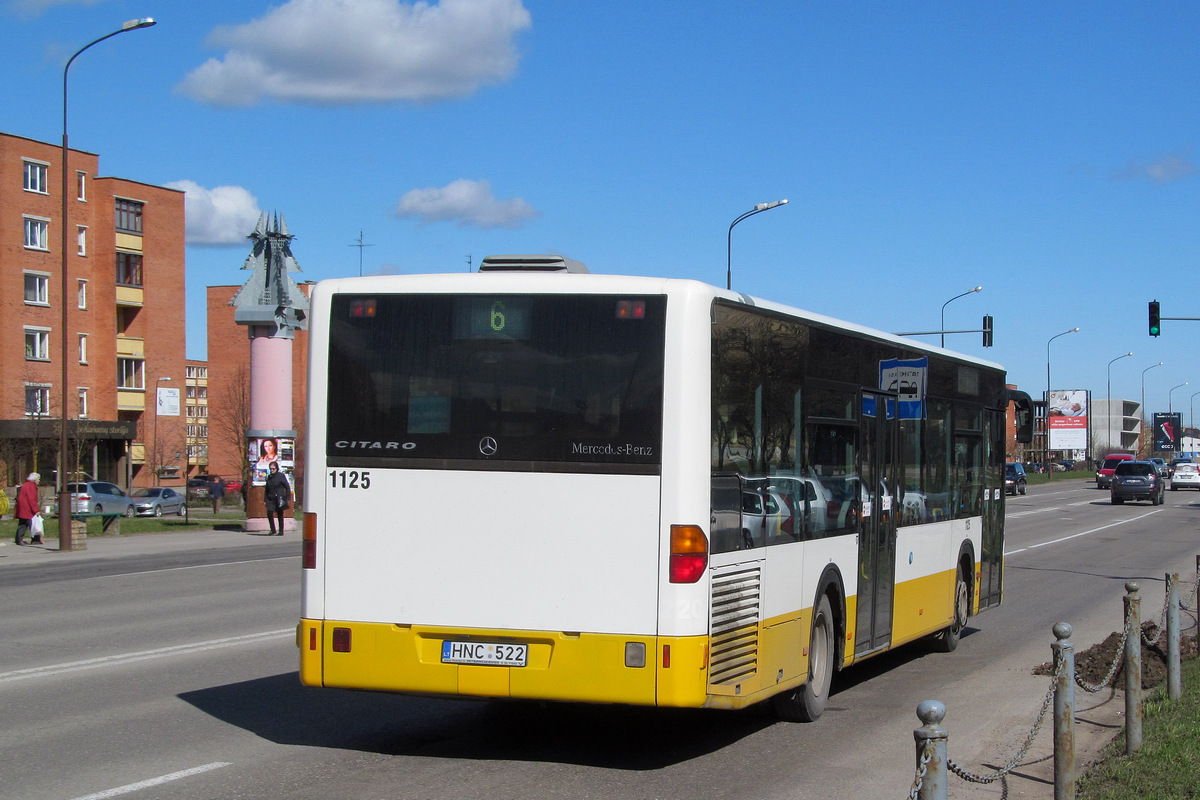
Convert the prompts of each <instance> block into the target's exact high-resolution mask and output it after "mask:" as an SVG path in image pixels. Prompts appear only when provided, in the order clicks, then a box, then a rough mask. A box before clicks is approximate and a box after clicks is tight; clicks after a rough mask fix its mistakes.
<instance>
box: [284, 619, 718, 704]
mask: <svg viewBox="0 0 1200 800" xmlns="http://www.w3.org/2000/svg"><path fill="white" fill-rule="evenodd" d="M335 628H345V629H349V631H350V641H351V647H350V651H349V652H345V653H340V652H339V653H335V652H333V636H334V629H335ZM312 631H315V632H316V633H315V637H316V640H317V641H319V642H320V644H319V647H318V648H316V649H312V648H310V644H311V640H310V637H312V636H314V634H313V633H311V632H312ZM297 638H298V642H299V644H300V653H301V655H300V678H301V682H302V683H304V684H305V685H308V686H327V687H337V688H345V689H366V690H373V691H385V692H411V693H418V694H444V695H470V696H476V697H512V698H527V699H540V700H565V701H576V702H591V703H628V704H632V705H655V704H658V705H667V706H684V707H699V706H702V705H704V701H705V691H704V688H705V675H706V667H707V663H706V659H707V643H708V640H707V637H687V638H659V637H654V636H622V635H613V634H587V633H584V634H570V633H561V632H553V631H513V630H481V629H477V628H453V629H452V628H428V627H422V626H402V625H388V624H379V623H359V622H337V621H325V622H322V621H317V620H302V621H301V623H300V631H299V634H298V637H297ZM447 639H450V640H454V641H477V642H505V643H524V644H527V645H529V655H528V660H527V664H526V666H524V667H503V666H478V665H459V664H443V663H442V661H441V652H442V642H443V641H445V640H447ZM631 642H633V643H640V644H642V645H644V646H645V649H646V662H647V664H646V666H644V667H627V666H625V650H626V644H627V643H631ZM664 646H668V647H669V648H670V651H669V658H670V666H669V667H666V666H664V663H663V662H664V658H665V657H666V655H665V654H666V651H665V650H664Z"/></svg>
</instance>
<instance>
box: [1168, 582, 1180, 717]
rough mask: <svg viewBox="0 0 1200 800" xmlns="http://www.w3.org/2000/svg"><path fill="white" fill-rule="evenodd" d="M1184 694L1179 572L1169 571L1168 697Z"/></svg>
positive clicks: (1175, 697)
mask: <svg viewBox="0 0 1200 800" xmlns="http://www.w3.org/2000/svg"><path fill="white" fill-rule="evenodd" d="M1181 696H1183V683H1182V680H1181V679H1180V676H1179V573H1178V572H1168V573H1167V697H1169V698H1170V699H1172V700H1178V699H1179V698H1180V697H1181Z"/></svg>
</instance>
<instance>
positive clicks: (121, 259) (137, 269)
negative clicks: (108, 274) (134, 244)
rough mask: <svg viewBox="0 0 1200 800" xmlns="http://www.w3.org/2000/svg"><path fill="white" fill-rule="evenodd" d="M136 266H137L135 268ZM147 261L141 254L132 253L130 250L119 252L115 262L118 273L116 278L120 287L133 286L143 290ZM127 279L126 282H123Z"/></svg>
mask: <svg viewBox="0 0 1200 800" xmlns="http://www.w3.org/2000/svg"><path fill="white" fill-rule="evenodd" d="M135 264H136V266H135ZM144 264H145V259H144V258H143V257H142V254H141V253H131V252H129V251H128V250H118V251H117V253H116V256H115V258H114V261H113V265H114V268H115V270H116V273H115V275H114V278H115V280H116V282H117V285H118V286H133V287H136V288H139V289H140V288H143V287H144V286H145V279H146V278H145V274H144V270H143V267H144ZM123 279H125V280H123Z"/></svg>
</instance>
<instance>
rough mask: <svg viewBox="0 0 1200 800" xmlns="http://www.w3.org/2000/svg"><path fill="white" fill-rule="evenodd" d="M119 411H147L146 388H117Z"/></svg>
mask: <svg viewBox="0 0 1200 800" xmlns="http://www.w3.org/2000/svg"><path fill="white" fill-rule="evenodd" d="M117 410H118V411H145V410H146V390H145V389H117Z"/></svg>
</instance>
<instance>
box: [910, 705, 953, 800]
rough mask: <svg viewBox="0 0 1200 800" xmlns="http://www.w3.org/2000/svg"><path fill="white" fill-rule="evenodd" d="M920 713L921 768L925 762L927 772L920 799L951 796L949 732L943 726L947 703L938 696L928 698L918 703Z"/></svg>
mask: <svg viewBox="0 0 1200 800" xmlns="http://www.w3.org/2000/svg"><path fill="white" fill-rule="evenodd" d="M917 717H918V718H919V719H920V720H921V727H919V728H917V729H916V730H915V731H913V739H915V740H916V743H917V772H918V773H920V771H921V767H922V762H923V761H925V759H926V758H928V761H927V762H925V764H924V767H925V775H924V778H923V779H922V780H921V788H920V790H919V791H918V793H917V800H948V798H949V796H950V782H949V780H948V778H949V776H948V774H947V772H946V739H947V738H948V737H949V734H947V733H946V729H945V728H943V727H942V726H941V721H942V720H944V719H945V718H946V706H944V705H943V704H941V703H939V702H938V701H937V700H926V701H924V702H922V703H921V704H920V705H919V706H917Z"/></svg>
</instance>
